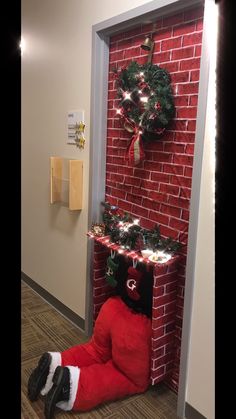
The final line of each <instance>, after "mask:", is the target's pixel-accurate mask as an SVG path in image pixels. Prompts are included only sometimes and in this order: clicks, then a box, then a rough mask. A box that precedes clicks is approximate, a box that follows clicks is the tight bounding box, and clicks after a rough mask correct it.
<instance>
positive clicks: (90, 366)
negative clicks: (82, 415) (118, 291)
mask: <svg viewBox="0 0 236 419" xmlns="http://www.w3.org/2000/svg"><path fill="white" fill-rule="evenodd" d="M150 348H151V320H150V319H149V318H147V316H145V315H143V314H137V313H135V312H133V311H132V310H131V309H130V308H129V307H127V306H126V304H125V303H124V302H123V301H122V300H121V298H120V297H111V298H109V299H108V300H107V301H106V302H105V303H104V305H103V306H102V308H101V310H100V312H99V315H98V317H97V319H96V322H95V327H94V332H93V336H92V338H91V339H90V341H89V342H88V343H86V344H82V345H77V346H73V347H72V348H70V349H67V350H66V351H64V352H62V353H61V363H62V366H69V369H70V376H71V394H70V401H69V404H68V403H67V402H66V403H65V402H60V403H58V404H57V405H58V406H59V407H61V408H62V409H63V408H64V409H65V410H69V409H73V410H81V411H85V410H89V409H92V408H93V407H95V406H97V405H98V404H100V403H103V402H106V401H109V400H115V399H118V398H121V397H125V396H128V395H131V394H135V393H142V392H144V391H145V390H146V389H147V387H148V385H149V383H150V379H149V377H150ZM68 406H69V407H68Z"/></svg>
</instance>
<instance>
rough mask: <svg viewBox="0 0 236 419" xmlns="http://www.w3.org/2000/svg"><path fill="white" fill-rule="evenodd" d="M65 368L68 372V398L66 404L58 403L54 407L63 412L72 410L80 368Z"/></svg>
mask: <svg viewBox="0 0 236 419" xmlns="http://www.w3.org/2000/svg"><path fill="white" fill-rule="evenodd" d="M67 368H68V369H69V371H70V398H69V400H68V401H67V402H65V401H64V402H58V403H57V404H56V406H57V407H59V408H60V409H63V410H72V409H73V406H74V403H75V398H76V393H77V389H78V385H79V376H80V368H78V367H72V366H69V367H68V366H67Z"/></svg>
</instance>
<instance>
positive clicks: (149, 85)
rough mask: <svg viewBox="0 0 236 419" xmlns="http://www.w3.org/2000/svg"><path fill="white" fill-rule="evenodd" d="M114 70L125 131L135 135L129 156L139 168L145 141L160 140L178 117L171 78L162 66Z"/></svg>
mask: <svg viewBox="0 0 236 419" xmlns="http://www.w3.org/2000/svg"><path fill="white" fill-rule="evenodd" d="M113 71H114V74H115V80H116V88H117V97H118V98H119V104H118V109H117V114H118V115H120V117H121V118H122V119H123V121H124V128H125V129H126V130H127V131H129V132H132V133H133V137H132V138H131V142H130V145H129V148H128V150H127V156H126V157H127V158H128V160H129V161H130V163H133V164H134V165H137V164H139V162H140V161H141V160H142V159H143V158H144V150H143V144H142V141H143V140H144V141H145V140H153V139H154V140H156V139H158V138H160V136H162V135H163V134H164V132H165V130H166V128H167V127H168V125H169V123H170V121H171V120H172V118H173V116H174V113H175V107H174V99H173V94H172V87H171V79H170V75H169V73H168V72H167V70H165V69H162V68H160V67H159V66H158V65H154V64H151V63H147V64H143V65H139V64H138V63H137V62H136V61H132V62H131V63H130V64H129V66H128V67H122V68H121V69H120V70H117V69H114V70H113Z"/></svg>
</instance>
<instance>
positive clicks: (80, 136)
mask: <svg viewBox="0 0 236 419" xmlns="http://www.w3.org/2000/svg"><path fill="white" fill-rule="evenodd" d="M84 130H85V124H84V123H83V122H82V121H80V122H79V124H78V123H77V122H76V124H75V142H76V145H77V147H79V148H80V149H84V144H85V138H84Z"/></svg>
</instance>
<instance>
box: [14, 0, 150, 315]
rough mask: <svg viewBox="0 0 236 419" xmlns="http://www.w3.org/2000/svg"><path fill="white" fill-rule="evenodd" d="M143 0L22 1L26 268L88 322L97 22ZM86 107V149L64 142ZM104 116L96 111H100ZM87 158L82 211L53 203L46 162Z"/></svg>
mask: <svg viewBox="0 0 236 419" xmlns="http://www.w3.org/2000/svg"><path fill="white" fill-rule="evenodd" d="M145 3H148V1H145V0H119V1H114V0H113V1H111V0H99V1H98V0H97V1H96V0H40V1H39V0H22V36H23V38H24V41H25V51H24V54H23V56H22V271H23V272H24V273H25V274H26V275H28V276H29V277H30V278H32V279H33V280H34V281H36V282H37V283H38V284H39V285H40V286H42V287H43V288H45V289H46V290H47V291H48V292H50V293H51V294H52V295H54V296H55V297H56V298H58V299H59V300H60V301H61V302H62V303H64V304H65V305H66V306H67V307H69V308H70V309H71V310H73V311H74V312H75V313H77V314H78V315H79V316H81V317H82V318H84V317H85V287H86V254H87V237H86V232H87V229H88V225H87V223H88V183H89V179H88V173H89V124H90V117H89V112H90V83H91V80H90V76H91V35H92V25H94V24H96V23H99V22H101V21H103V20H105V19H108V18H111V17H113V16H115V15H117V14H120V13H123V12H125V11H127V10H129V9H131V8H134V7H137V6H140V5H142V4H145ZM76 109H84V111H85V124H86V131H85V134H86V145H85V149H84V150H83V151H80V150H79V149H77V148H76V147H75V146H71V145H67V144H66V135H67V126H66V124H67V112H68V111H69V110H76ZM98 112H99V109H98ZM50 156H63V157H68V158H78V159H81V160H83V161H84V185H83V194H84V199H83V210H82V211H81V212H79V213H77V212H76V213H72V212H70V211H69V210H68V209H67V208H65V207H58V206H50V204H49V173H50V172H49V157H50Z"/></svg>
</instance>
